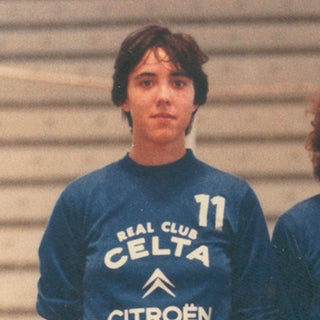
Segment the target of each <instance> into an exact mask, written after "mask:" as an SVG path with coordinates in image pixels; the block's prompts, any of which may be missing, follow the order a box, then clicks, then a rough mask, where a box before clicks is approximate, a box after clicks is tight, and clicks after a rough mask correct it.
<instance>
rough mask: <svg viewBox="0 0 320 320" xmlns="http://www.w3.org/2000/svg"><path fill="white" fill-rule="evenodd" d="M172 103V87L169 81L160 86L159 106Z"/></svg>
mask: <svg viewBox="0 0 320 320" xmlns="http://www.w3.org/2000/svg"><path fill="white" fill-rule="evenodd" d="M170 104H171V88H170V86H169V85H168V84H167V83H163V84H161V85H160V86H159V90H158V97H157V106H158V107H161V106H169V105H170Z"/></svg>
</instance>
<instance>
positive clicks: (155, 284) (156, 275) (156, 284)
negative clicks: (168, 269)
mask: <svg viewBox="0 0 320 320" xmlns="http://www.w3.org/2000/svg"><path fill="white" fill-rule="evenodd" d="M148 286H150V287H149V289H148V291H147V292H146V293H145V294H144V296H143V297H142V298H143V299H144V298H145V297H147V296H148V295H150V294H151V293H152V292H153V291H155V290H156V289H158V288H159V289H162V290H164V291H165V292H167V293H168V294H170V295H171V296H173V297H175V296H176V295H175V294H174V293H173V292H172V291H171V290H170V289H169V288H168V286H171V287H173V288H175V286H174V285H173V284H172V283H171V281H170V280H169V279H168V278H167V277H166V276H165V275H164V274H163V272H162V271H161V270H160V269H159V268H157V269H156V270H155V271H154V272H153V273H152V275H151V277H150V278H149V279H148V280H147V282H146V283H145V285H144V286H143V287H142V289H145V288H147V287H148Z"/></svg>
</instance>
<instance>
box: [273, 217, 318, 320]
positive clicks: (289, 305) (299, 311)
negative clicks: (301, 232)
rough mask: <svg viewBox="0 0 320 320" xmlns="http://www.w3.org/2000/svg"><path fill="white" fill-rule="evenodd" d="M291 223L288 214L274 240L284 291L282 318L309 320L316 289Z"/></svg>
mask: <svg viewBox="0 0 320 320" xmlns="http://www.w3.org/2000/svg"><path fill="white" fill-rule="evenodd" d="M290 220H291V217H290V216H289V215H284V216H282V217H281V218H280V219H279V220H278V222H277V224H276V226H275V229H274V233H273V239H272V241H273V247H274V250H275V254H276V259H277V263H278V269H279V275H280V279H281V286H282V290H283V295H282V297H281V299H280V309H281V315H282V319H299V320H300V319H301V320H302V319H309V315H310V308H311V301H312V292H313V286H312V282H311V277H310V272H309V270H308V267H307V264H306V262H305V260H304V257H303V255H302V252H301V249H300V247H299V244H298V241H297V238H296V235H295V232H294V224H293V220H292V221H290Z"/></svg>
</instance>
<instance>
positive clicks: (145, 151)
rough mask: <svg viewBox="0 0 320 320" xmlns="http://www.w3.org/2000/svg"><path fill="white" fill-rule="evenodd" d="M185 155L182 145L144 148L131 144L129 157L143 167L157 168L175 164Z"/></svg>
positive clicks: (143, 146) (144, 146)
mask: <svg viewBox="0 0 320 320" xmlns="http://www.w3.org/2000/svg"><path fill="white" fill-rule="evenodd" d="M185 153H186V148H185V145H184V144H180V145H179V146H177V145H170V144H169V145H167V144H164V145H157V146H146V145H139V144H138V145H136V144H133V145H132V147H131V150H130V151H129V157H130V158H131V159H132V160H133V161H135V162H137V163H139V164H141V165H144V166H159V165H165V164H169V163H172V162H175V161H177V160H179V159H181V158H182V157H183V156H184V155H185Z"/></svg>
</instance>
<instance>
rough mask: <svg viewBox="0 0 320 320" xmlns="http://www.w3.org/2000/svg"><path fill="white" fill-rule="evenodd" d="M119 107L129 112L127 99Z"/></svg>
mask: <svg viewBox="0 0 320 320" xmlns="http://www.w3.org/2000/svg"><path fill="white" fill-rule="evenodd" d="M120 108H121V109H122V111H124V112H130V107H129V104H128V103H127V101H125V102H124V103H123V104H122V105H121V106H120Z"/></svg>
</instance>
